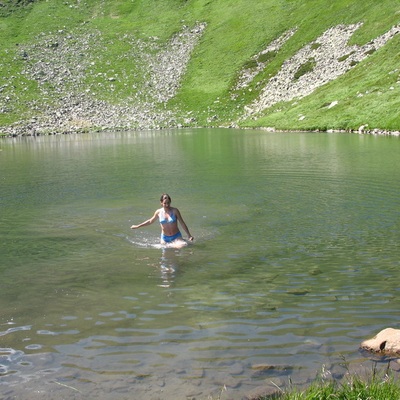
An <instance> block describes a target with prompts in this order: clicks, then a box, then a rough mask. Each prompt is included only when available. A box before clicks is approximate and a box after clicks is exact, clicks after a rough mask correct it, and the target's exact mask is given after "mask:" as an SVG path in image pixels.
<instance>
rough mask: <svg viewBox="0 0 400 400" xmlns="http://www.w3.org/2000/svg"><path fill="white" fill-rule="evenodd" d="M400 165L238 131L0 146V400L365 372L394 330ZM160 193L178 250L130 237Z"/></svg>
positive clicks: (381, 146)
mask: <svg viewBox="0 0 400 400" xmlns="http://www.w3.org/2000/svg"><path fill="white" fill-rule="evenodd" d="M399 154H400V142H399V140H398V138H391V137H374V136H360V135H345V134H322V133H307V134H305V133H293V134H292V133H290V134H277V133H267V132H263V131H239V130H228V129H225V130H218V129H214V130H207V129H198V130H179V131H157V132H122V133H101V134H91V135H69V136H52V137H51V136H50V137H37V138H33V137H32V138H17V139H3V140H2V141H1V142H0V171H1V172H0V187H1V190H0V210H1V219H0V237H1V242H0V251H1V253H0V254H1V264H0V276H1V279H0V302H1V312H0V395H1V396H2V397H6V396H16V397H17V398H21V399H22V398H26V399H28V398H29V399H32V398H36V397H35V396H37V398H40V399H45V398H60V397H63V398H71V399H72V398H91V399H113V398H115V399H120V398H127V397H129V398H138V399H139V398H140V399H142V398H146V399H158V398H162V399H167V400H168V399H177V398H187V397H188V398H196V399H204V398H207V396H219V393H220V391H221V390H222V389H223V388H224V387H225V388H226V389H227V390H226V392H225V391H224V394H223V395H224V396H227V398H237V399H240V398H242V397H243V396H244V395H246V394H248V393H249V392H251V391H252V390H254V389H256V388H258V387H259V386H262V385H265V384H266V382H274V383H276V384H277V385H283V384H284V383H285V382H287V381H288V379H289V378H290V379H291V380H292V381H294V382H296V381H298V382H307V381H310V380H312V379H314V378H315V376H316V374H318V371H321V369H322V368H328V369H329V368H332V369H334V368H335V367H334V366H335V365H336V364H337V363H338V362H340V360H343V357H344V358H345V359H346V360H348V361H352V360H355V361H356V362H357V361H358V360H362V359H363V356H362V355H361V354H360V353H359V351H358V347H359V344H360V342H361V341H362V340H364V339H366V338H369V337H371V336H373V335H375V334H376V333H377V332H378V331H379V330H381V329H383V328H385V327H388V326H391V327H395V328H396V327H398V326H399V321H400V320H399V314H398V310H399V308H400V298H399V295H400V293H399V286H398V281H399V272H398V271H399V267H400V249H399V245H398V243H399V238H400V207H399V205H400V204H399V189H400V177H399V175H398V170H399V167H400V158H399ZM162 192H168V193H169V194H170V195H171V197H172V205H173V206H175V207H178V208H179V209H180V211H181V213H182V215H183V217H184V219H185V221H186V223H187V224H188V226H189V228H190V230H191V233H192V234H193V235H194V236H195V243H194V244H192V245H189V246H188V247H186V248H184V249H181V250H174V249H162V248H160V247H159V246H158V242H159V227H158V226H157V224H154V225H152V226H150V227H146V228H143V229H142V230H136V231H131V230H130V229H129V227H130V226H131V225H132V224H133V223H139V222H142V221H144V220H145V219H147V218H149V217H150V216H152V214H153V212H154V210H155V209H156V208H158V207H159V198H160V195H161V193H162ZM261 367H262V368H261Z"/></svg>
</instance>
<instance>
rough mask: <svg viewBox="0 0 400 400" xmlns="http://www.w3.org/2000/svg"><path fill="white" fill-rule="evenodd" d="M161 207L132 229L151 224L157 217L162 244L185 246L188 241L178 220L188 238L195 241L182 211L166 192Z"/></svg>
mask: <svg viewBox="0 0 400 400" xmlns="http://www.w3.org/2000/svg"><path fill="white" fill-rule="evenodd" d="M160 202H161V206H162V207H161V208H159V209H158V210H156V211H155V213H154V215H153V216H152V217H151V218H149V219H148V220H147V221H144V222H142V223H141V224H139V225H132V226H131V229H137V228H141V227H142V226H147V225H151V224H152V223H153V222H154V221H155V220H156V219H157V218H158V220H159V221H160V225H161V244H166V245H172V246H176V245H177V246H179V247H180V246H184V245H186V244H187V243H186V242H185V241H184V240H183V238H182V234H181V232H180V231H179V228H178V221H179V223H180V224H181V225H182V228H183V229H184V231H185V232H186V233H187V235H188V240H189V241H193V236H192V235H191V234H190V232H189V229H188V227H187V225H186V224H185V221H184V220H183V218H182V216H181V213H180V212H179V210H178V209H177V208H175V207H171V197H170V196H169V195H168V194H166V193H164V194H163V195H161V198H160Z"/></svg>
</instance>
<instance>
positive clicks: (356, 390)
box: [265, 369, 400, 400]
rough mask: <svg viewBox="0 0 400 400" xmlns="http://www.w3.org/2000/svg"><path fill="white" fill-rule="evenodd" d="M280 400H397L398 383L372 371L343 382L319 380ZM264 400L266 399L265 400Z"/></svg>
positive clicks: (385, 375)
mask: <svg viewBox="0 0 400 400" xmlns="http://www.w3.org/2000/svg"><path fill="white" fill-rule="evenodd" d="M275 398H278V399H280V400H397V399H400V383H399V382H398V380H395V379H394V377H393V376H392V375H390V374H389V373H388V371H386V373H384V374H378V373H377V372H376V370H375V369H374V370H373V371H372V373H371V375H370V376H369V377H366V378H361V377H359V376H358V375H355V374H353V375H349V376H348V377H347V378H346V379H345V380H344V381H341V382H338V381H332V380H329V381H325V380H324V379H320V380H319V381H316V382H315V383H313V384H311V386H309V387H308V388H307V389H305V390H303V391H299V390H296V389H294V390H292V391H288V392H283V393H282V394H280V395H278V397H275ZM265 400H266V399H265Z"/></svg>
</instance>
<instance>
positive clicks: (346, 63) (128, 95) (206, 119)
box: [0, 0, 400, 134]
mask: <svg viewBox="0 0 400 400" xmlns="http://www.w3.org/2000/svg"><path fill="white" fill-rule="evenodd" d="M395 3H396V2H393V1H391V0H390V1H389V0H383V1H380V2H379V3H377V2H376V1H373V0H363V1H360V0H355V1H354V0H346V1H345V0H338V1H335V2H333V3H332V2H328V1H326V0H325V1H323V0H303V1H301V0H285V1H284V0H264V1H261V2H260V1H259V0H159V1H151V0H134V1H127V0H123V1H109V2H106V1H94V0H87V1H85V2H84V1H80V0H75V1H58V0H49V1H7V2H5V1H3V2H2V3H0V43H1V48H0V60H1V61H0V72H1V74H0V96H1V97H0V132H3V133H4V134H42V133H52V132H70V131H76V130H92V129H131V128H135V129H137V128H140V129H146V128H160V127H173V126H182V125H189V126H205V125H208V126H210V125H211V126H244V127H245V126H252V127H271V128H274V129H308V130H310V129H311V130H315V129H320V130H329V129H336V130H339V129H345V130H352V129H358V128H359V127H360V126H363V127H364V128H363V129H366V130H369V129H374V128H376V129H380V130H391V131H396V130H399V129H400V116H399V113H398V111H397V110H398V109H400V100H399V99H400V96H399V94H400V93H399V91H400V83H399V82H400V77H399V76H400V70H399V66H400V52H399V49H400V35H399V20H400V5H398V4H395ZM1 5H2V7H1ZM322 66H323V68H322Z"/></svg>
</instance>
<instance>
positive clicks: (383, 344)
mask: <svg viewBox="0 0 400 400" xmlns="http://www.w3.org/2000/svg"><path fill="white" fill-rule="evenodd" d="M361 348H362V349H364V350H368V351H371V352H374V353H382V354H387V353H389V354H400V329H393V328H386V329H384V330H382V331H380V332H379V333H378V334H377V335H376V336H374V337H373V338H372V339H368V340H365V341H364V342H362V343H361Z"/></svg>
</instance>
